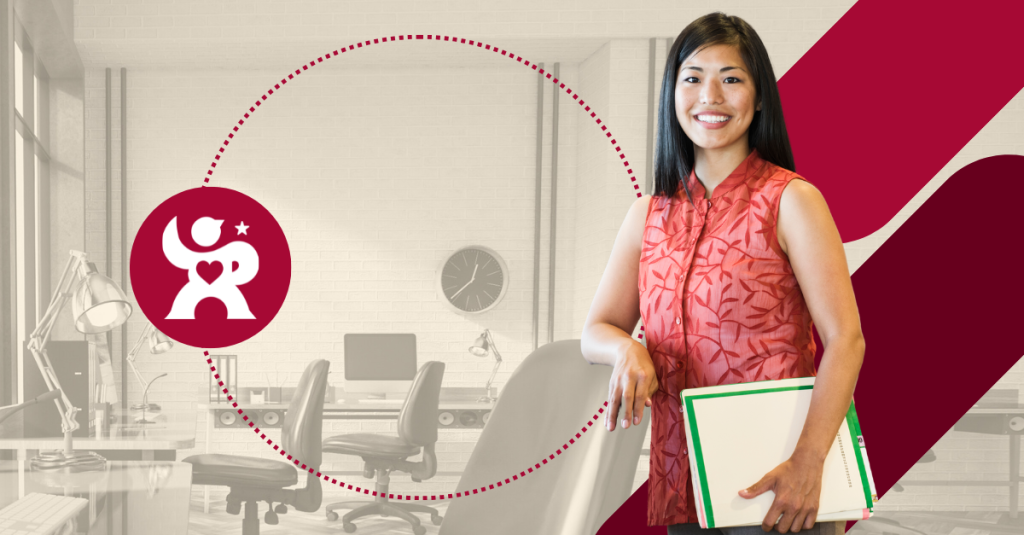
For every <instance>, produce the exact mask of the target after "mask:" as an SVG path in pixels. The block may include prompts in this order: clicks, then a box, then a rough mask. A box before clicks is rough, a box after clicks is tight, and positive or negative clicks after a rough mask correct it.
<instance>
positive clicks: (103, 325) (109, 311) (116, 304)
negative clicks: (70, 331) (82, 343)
mask: <svg viewBox="0 0 1024 535" xmlns="http://www.w3.org/2000/svg"><path fill="white" fill-rule="evenodd" d="M83 277H84V278H83V280H82V283H81V284H79V286H78V288H77V289H76V290H75V294H74V296H72V301H71V313H72V316H73V317H74V318H75V328H76V329H78V332H82V333H86V334H95V333H103V332H107V331H109V330H111V329H113V328H116V327H117V326H119V325H121V324H122V323H124V322H125V321H127V320H128V316H131V314H132V305H131V303H129V302H128V297H127V296H125V294H124V292H123V291H121V288H119V287H118V286H117V284H115V283H114V281H112V280H110V279H109V278H107V277H105V276H103V275H101V274H100V273H99V272H97V271H96V266H95V265H94V264H93V263H92V262H87V263H86V267H85V269H84V270H83Z"/></svg>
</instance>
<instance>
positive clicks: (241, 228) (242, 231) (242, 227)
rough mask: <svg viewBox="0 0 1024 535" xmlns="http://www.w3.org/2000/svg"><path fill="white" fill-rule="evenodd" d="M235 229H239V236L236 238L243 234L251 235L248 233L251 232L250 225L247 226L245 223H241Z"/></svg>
mask: <svg viewBox="0 0 1024 535" xmlns="http://www.w3.org/2000/svg"><path fill="white" fill-rule="evenodd" d="M235 228H236V229H238V234H236V236H239V235H242V234H245V235H246V236H248V235H249V233H248V232H246V230H249V225H246V224H245V221H241V222H240V224H238V225H235Z"/></svg>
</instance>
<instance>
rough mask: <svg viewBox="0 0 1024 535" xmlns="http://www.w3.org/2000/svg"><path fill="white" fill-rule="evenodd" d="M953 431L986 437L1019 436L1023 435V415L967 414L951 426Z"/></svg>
mask: <svg viewBox="0 0 1024 535" xmlns="http://www.w3.org/2000/svg"><path fill="white" fill-rule="evenodd" d="M953 430H954V431H967V432H969V433H984V434H987V435H1021V434H1024V415H1021V414H970V413H967V414H965V415H964V416H963V417H962V418H960V421H958V422H957V423H955V424H953Z"/></svg>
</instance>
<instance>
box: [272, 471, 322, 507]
mask: <svg viewBox="0 0 1024 535" xmlns="http://www.w3.org/2000/svg"><path fill="white" fill-rule="evenodd" d="M285 492H286V493H287V498H286V499H285V500H282V501H283V502H284V503H285V504H287V505H291V506H292V507H294V508H295V510H297V511H302V512H304V513H315V512H316V511H317V509H320V504H321V502H323V489H322V488H321V487H320V478H318V477H316V474H309V473H307V474H306V486H305V487H304V488H301V489H286V490H285Z"/></svg>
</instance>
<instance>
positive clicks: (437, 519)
mask: <svg viewBox="0 0 1024 535" xmlns="http://www.w3.org/2000/svg"><path fill="white" fill-rule="evenodd" d="M442 520H444V517H442V516H441V515H430V522H431V523H432V524H434V525H435V526H440V525H441V521H442Z"/></svg>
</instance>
